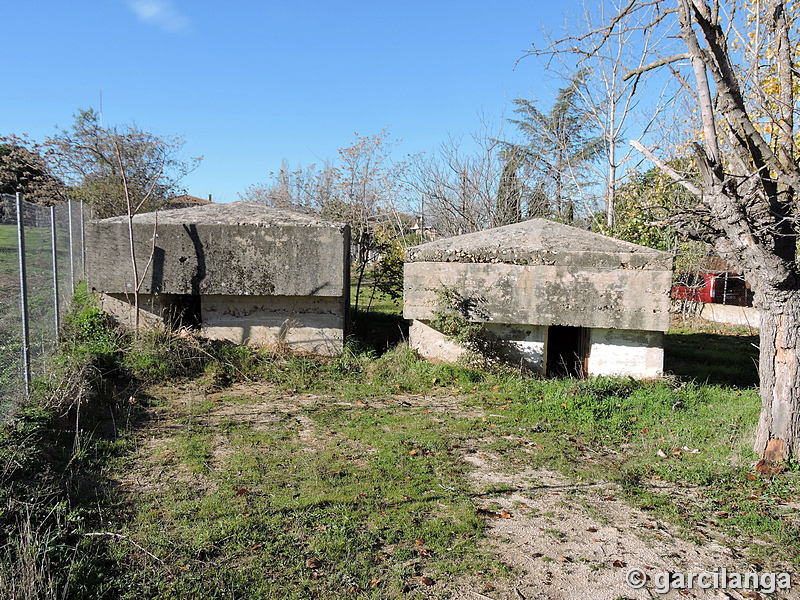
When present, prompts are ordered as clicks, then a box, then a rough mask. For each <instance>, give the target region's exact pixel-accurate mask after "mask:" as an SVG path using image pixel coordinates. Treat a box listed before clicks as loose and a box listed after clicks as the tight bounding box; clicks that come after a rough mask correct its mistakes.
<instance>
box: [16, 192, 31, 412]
mask: <svg viewBox="0 0 800 600" xmlns="http://www.w3.org/2000/svg"><path fill="white" fill-rule="evenodd" d="M23 221H24V219H23V215H22V196H20V194H19V192H17V251H18V253H19V304H20V316H21V317H22V367H23V377H24V381H25V396H27V395H28V394H29V393H30V389H31V349H30V340H29V333H28V285H27V277H26V273H25V230H24V224H23Z"/></svg>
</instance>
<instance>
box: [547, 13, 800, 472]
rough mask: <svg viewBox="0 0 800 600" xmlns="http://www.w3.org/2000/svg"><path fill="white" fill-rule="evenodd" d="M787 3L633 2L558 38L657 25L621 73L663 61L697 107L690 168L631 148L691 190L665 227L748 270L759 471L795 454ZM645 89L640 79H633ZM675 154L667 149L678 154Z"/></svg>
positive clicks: (799, 391)
mask: <svg viewBox="0 0 800 600" xmlns="http://www.w3.org/2000/svg"><path fill="white" fill-rule="evenodd" d="M794 10H796V8H795V5H794V4H793V3H787V2H785V1H783V0H764V1H762V2H755V3H749V2H747V3H741V2H736V1H735V0H734V1H730V2H724V1H722V0H670V1H669V2H658V1H654V0H653V1H651V0H630V1H629V2H628V3H627V4H625V5H624V6H623V7H622V9H621V10H620V11H619V12H617V13H616V14H615V15H614V16H613V17H612V18H611V19H610V20H609V21H608V22H606V23H605V24H604V25H602V26H601V27H598V28H597V29H595V30H593V31H590V32H586V33H585V34H582V35H581V36H576V37H573V38H565V39H564V40H562V43H563V44H565V45H574V44H575V43H576V41H582V40H585V39H589V38H590V37H591V36H598V37H597V39H598V42H597V43H596V44H595V47H599V46H598V45H599V44H601V43H604V41H605V40H607V39H608V38H609V36H611V35H612V34H613V33H614V32H615V31H617V30H618V29H619V28H620V27H624V26H625V23H626V22H627V20H628V19H629V18H634V19H636V22H638V23H640V25H637V26H636V27H635V28H634V29H633V30H635V31H640V32H642V31H648V30H652V29H658V30H659V31H660V32H661V33H660V34H659V39H662V40H664V42H663V43H661V44H659V45H658V46H653V47H651V48H649V52H648V56H647V60H646V61H644V62H643V63H642V64H641V65H640V66H633V67H632V68H631V70H630V71H629V72H628V73H627V75H626V77H627V78H628V79H630V80H632V81H634V82H636V81H637V80H639V78H641V77H643V76H644V75H645V74H646V73H649V72H651V71H653V70H656V69H666V70H667V71H668V73H669V75H670V77H671V79H672V81H674V82H675V84H676V86H679V87H680V88H681V90H682V91H683V93H685V94H687V95H688V96H689V98H690V99H691V101H692V102H693V104H694V106H696V107H697V111H696V119H697V121H696V122H697V125H696V128H695V135H693V136H691V137H690V138H689V139H686V140H685V143H684V148H690V149H691V153H692V155H693V157H694V164H695V168H694V169H693V171H694V172H693V173H684V172H679V171H678V170H677V169H675V168H674V167H672V166H670V164H669V161H668V160H667V159H668V158H671V157H670V156H669V155H666V156H665V151H664V150H663V149H662V150H660V151H659V150H658V149H656V148H651V147H647V146H646V145H645V144H643V143H642V142H640V141H633V142H631V143H632V145H633V146H634V147H635V148H637V149H638V150H639V151H640V152H642V153H643V154H644V155H645V156H647V157H648V158H649V159H650V160H651V161H652V162H653V163H654V164H656V165H657V166H658V167H659V168H660V169H661V170H662V171H663V172H664V173H666V174H667V175H668V176H669V177H671V178H672V179H673V180H675V181H676V182H679V183H680V185H682V186H683V187H684V188H685V189H687V190H688V191H689V192H690V193H691V195H692V197H693V198H694V203H686V204H684V205H683V206H682V207H681V210H680V211H677V212H675V213H673V214H672V215H670V217H669V223H670V224H671V225H673V226H674V227H676V228H677V229H679V230H680V231H683V232H684V233H686V234H687V235H689V236H691V237H692V238H694V239H698V240H701V241H705V242H708V243H709V244H711V245H712V246H713V247H714V249H715V250H716V252H717V253H718V254H719V255H720V256H722V257H723V258H725V259H726V260H727V261H728V262H729V263H731V264H733V265H735V266H736V267H737V268H738V270H739V271H740V272H742V273H743V274H744V276H745V277H746V279H747V281H748V283H749V284H750V285H751V287H752V289H753V292H754V294H755V298H754V302H755V305H756V306H757V307H758V308H759V309H760V311H761V331H760V361H759V375H760V393H761V399H762V410H761V417H760V420H759V425H758V429H757V432H756V439H755V444H754V448H755V450H756V452H757V453H758V454H759V455H760V457H761V460H760V461H759V463H758V465H757V469H758V470H760V471H772V470H779V469H781V468H782V465H783V464H784V463H785V461H786V460H787V459H790V458H797V457H800V361H799V360H798V344H800V294H799V293H798V291H800V289H799V286H800V273H799V272H798V267H797V263H796V251H797V250H796V249H797V229H798V207H797V192H798V190H800V168H798V164H797V143H796V137H795V136H796V134H797V131H796V118H795V113H796V112H797V108H798V106H797V99H796V97H795V89H796V88H795V86H796V85H797V83H798V79H797V78H798V73H797V71H796V69H795V67H794V64H795V61H796V58H797V56H796V53H797V49H798V39H797V37H798V32H797V28H796V24H795V20H794V17H795V15H794V13H792V12H790V11H794ZM640 87H641V85H640ZM675 153H676V152H675V151H673V153H672V155H673V156H674V154H675Z"/></svg>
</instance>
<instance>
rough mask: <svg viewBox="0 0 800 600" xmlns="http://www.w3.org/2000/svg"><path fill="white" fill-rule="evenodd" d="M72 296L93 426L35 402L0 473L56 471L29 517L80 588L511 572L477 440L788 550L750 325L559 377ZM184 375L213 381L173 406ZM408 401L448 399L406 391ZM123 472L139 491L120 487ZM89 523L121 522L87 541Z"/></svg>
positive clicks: (778, 551)
mask: <svg viewBox="0 0 800 600" xmlns="http://www.w3.org/2000/svg"><path fill="white" fill-rule="evenodd" d="M77 304H78V306H79V307H80V310H78V311H77V312H76V313H75V314H74V315H72V316H71V317H70V319H69V320H68V325H67V327H66V329H65V331H66V333H67V334H68V339H67V342H66V343H65V344H64V347H63V351H64V355H63V356H62V358H61V359H60V360H63V361H65V364H66V363H70V364H72V363H73V362H76V361H77V362H78V363H80V364H88V365H90V367H91V368H90V369H89V371H88V372H89V375H88V377H89V382H90V384H91V389H93V390H94V392H93V395H92V401H91V402H87V404H86V406H85V408H84V409H82V410H83V411H85V412H82V414H84V415H86V416H84V417H83V418H85V419H87V420H86V421H85V423H84V430H85V431H91V432H92V434H91V436H89V435H86V436H85V437H84V438H83V439H84V441H83V442H81V444H79V447H80V451H79V453H78V454H77V455H75V456H77V458H73V452H74V447H75V444H74V436H73V435H70V431H69V429H68V428H66V427H67V425H68V424H70V423H72V422H73V420H72V419H73V417H74V412H69V411H66V412H65V413H64V412H63V411H62V410H61V409H59V411H56V412H55V413H47V412H41V411H40V412H37V411H36V410H31V412H30V416H29V417H28V420H27V421H23V422H21V424H20V425H19V427H20V428H21V429H19V430H16V433H13V432H12V433H6V434H4V435H7V437H5V438H3V439H0V456H2V452H6V453H7V455H8V456H11V455H12V454H13V456H14V458H13V460H14V461H16V462H18V463H19V464H21V465H23V467H24V468H23V469H22V470H18V471H17V475H15V476H14V477H15V479H14V480H13V482H9V481H6V480H0V499H2V498H6V499H8V498H14V497H19V498H29V497H30V496H29V495H28V491H29V489H30V488H25V487H21V488H18V487H15V486H19V485H20V483H19V482H20V481H22V480H29V481H32V482H36V481H37V477H38V478H41V477H42V475H41V474H38V475H37V473H39V472H41V473H47V474H48V475H47V477H48V478H50V479H49V481H50V484H49V485H50V487H47V488H46V489H48V490H49V491H48V492H47V493H48V494H49V495H48V496H47V497H48V498H49V499H45V498H44V497H41V498H42V500H41V502H42V506H41V510H42V515H39V516H37V517H36V518H37V519H40V520H41V523H43V524H44V526H45V527H44V528H41V527H40V529H41V530H42V531H44V530H45V529H47V528H48V527H49V529H47V530H48V531H53V532H56V534H57V535H56V536H55V538H54V539H55V542H54V543H53V544H52V545H49V546H47V548H51V549H49V550H47V551H46V553H45V554H46V558H47V560H48V561H49V563H50V564H52V565H53V568H54V569H55V568H57V569H58V571H57V572H58V573H59V574H58V575H57V576H56V580H57V581H58V582H60V583H64V582H67V581H69V582H71V586H72V587H71V588H70V595H71V597H76V598H82V597H83V598H88V597H108V598H134V597H147V598H190V597H199V596H202V597H205V598H229V597H238V598H271V597H276V598H317V599H322V600H327V599H334V598H341V597H355V598H375V599H377V598H404V597H414V595H415V594H416V595H418V596H421V597H425V596H426V595H427V594H430V593H432V591H435V590H436V589H438V588H435V587H434V588H429V587H428V586H427V585H426V583H425V582H426V581H428V580H427V579H423V578H430V579H431V580H433V581H434V582H448V581H452V580H453V578H458V577H459V576H460V575H464V574H475V573H477V572H482V573H483V574H484V577H485V578H486V579H487V580H492V579H495V578H499V577H502V576H504V574H506V573H507V570H506V568H505V567H503V565H501V564H499V563H498V562H497V561H496V560H495V559H493V558H492V556H491V555H489V554H487V553H486V552H485V551H484V550H482V549H481V548H482V540H483V536H484V527H485V522H484V519H483V517H482V516H480V515H479V514H477V513H476V506H478V505H479V503H480V502H481V501H482V498H481V497H480V496H477V495H476V492H475V491H474V490H473V488H472V487H471V485H470V484H469V483H468V480H467V478H466V477H465V470H466V469H467V468H468V466H467V465H466V463H465V462H464V461H463V454H464V452H465V451H466V449H469V448H475V447H476V444H478V445H479V446H480V448H482V449H484V450H485V451H490V452H492V453H494V454H496V455H497V456H499V457H500V459H501V461H502V465H501V467H502V468H505V469H507V470H508V471H518V470H520V469H525V468H534V467H544V468H548V469H554V470H558V471H560V472H562V473H564V474H566V475H567V476H568V477H570V478H573V479H575V480H580V481H606V482H607V481H611V482H615V483H617V484H618V485H619V486H620V488H621V491H622V493H623V494H624V496H625V498H626V499H627V500H628V501H629V502H630V503H631V504H632V505H634V506H637V507H639V508H641V509H643V510H645V511H648V512H651V513H653V514H655V515H658V516H659V517H661V518H664V519H667V520H669V521H671V522H674V523H676V524H677V525H679V526H680V527H681V528H683V531H684V533H685V535H687V536H688V537H692V536H694V535H696V534H697V531H698V527H699V526H701V525H702V526H703V527H706V528H713V529H715V530H720V531H723V532H726V533H728V534H730V535H731V536H732V537H734V538H735V539H737V540H738V541H739V543H741V544H742V545H744V546H748V547H749V555H750V556H749V558H750V559H751V560H753V561H757V562H758V563H760V564H763V565H765V567H766V566H769V565H770V564H774V562H775V561H788V562H791V561H796V560H797V559H798V557H800V521H799V520H798V517H797V515H796V514H794V513H793V512H792V511H791V510H789V509H788V508H787V506H791V504H787V503H792V502H795V503H796V502H798V500H800V482H798V473H797V472H795V471H790V472H787V473H785V474H782V475H778V476H774V477H770V478H764V477H754V476H753V475H752V464H753V462H754V460H755V458H756V457H755V456H754V454H753V452H752V450H751V448H750V443H751V442H750V440H751V437H752V432H753V429H754V426H755V423H756V421H757V417H758V411H759V404H760V403H759V399H758V395H757V392H756V390H755V388H753V387H752V385H751V383H752V379H748V377H749V375H747V374H746V371H747V369H748V368H750V367H751V365H752V349H751V346H749V344H750V343H751V340H748V339H747V338H746V337H742V336H731V335H723V333H728V332H719V331H697V330H688V329H684V330H676V331H674V332H671V333H669V334H667V336H666V352H667V365H668V368H669V369H670V370H671V371H673V373H674V375H675V377H671V378H667V379H665V380H663V381H656V382H637V381H633V380H630V379H610V378H595V379H589V380H583V381H580V380H574V379H561V380H557V379H541V378H537V377H533V376H530V375H526V374H523V373H520V372H517V371H514V370H511V369H495V370H482V369H476V368H470V367H467V366H462V365H442V364H439V365H436V364H431V363H428V362H426V361H422V360H419V359H417V358H416V357H415V356H414V354H413V353H412V352H410V351H409V350H408V349H407V348H404V347H398V348H395V349H391V350H385V348H384V349H379V348H376V346H377V345H376V344H375V343H374V339H373V340H364V339H361V340H355V341H353V342H351V343H350V344H349V345H348V347H347V348H346V349H345V352H344V353H343V354H342V356H340V357H338V358H335V359H315V358H310V357H301V356H292V355H287V354H270V353H268V352H264V351H256V350H251V349H247V348H242V347H237V346H233V345H230V344H223V343H217V342H213V343H212V342H201V341H196V340H191V339H190V340H186V339H182V338H178V337H173V336H165V335H163V334H148V335H143V336H140V337H138V338H136V339H133V338H131V336H130V335H127V334H123V333H120V332H118V331H115V330H114V329H113V328H111V327H110V325H109V324H108V321H107V319H105V317H103V315H102V313H100V311H99V310H97V308H96V307H95V306H93V305H92V304H91V300H90V298H88V297H82V296H81V297H80V298H79V301H78V303H77ZM383 314H384V317H385V318H386V319H387V323H391V322H392V321H391V319H395V321H394V322H396V318H397V317H396V316H392V315H391V314H386V313H383ZM362 323H363V321H362ZM699 346H702V348H699ZM691 352H696V354H694V355H692V354H690V353H691ZM701 360H705V361H707V362H708V364H707V365H706V366H703V365H702V364H700V363H701ZM722 362H725V364H724V365H722V367H724V368H722V367H720V366H719V364H718V363H722ZM56 364H57V365H58V363H56ZM189 382H193V385H197V384H199V385H200V388H201V389H204V390H206V391H207V392H208V393H210V394H211V395H208V396H204V395H202V394H200V393H198V394H196V395H195V396H194V397H193V400H192V401H191V402H189V403H186V402H183V401H176V400H174V398H184V397H185V396H181V393H183V392H181V390H182V389H183V388H184V387H185V386H186V385H187V384H188V383H189ZM237 382H262V383H261V385H262V388H261V389H262V390H263V393H265V394H272V395H273V396H280V397H282V398H286V399H288V401H289V402H293V401H294V400H295V399H296V400H297V405H296V407H295V408H293V409H292V411H293V412H291V415H292V416H289V413H286V414H282V413H281V412H280V411H277V412H276V411H272V410H268V411H266V412H265V413H264V414H262V415H261V416H262V417H263V418H262V419H260V420H258V421H257V422H250V421H248V420H247V419H242V418H238V417H236V416H231V415H236V414H238V413H235V411H234V412H233V413H231V414H230V415H227V416H226V415H225V413H224V411H225V410H226V409H231V410H233V409H236V410H247V411H253V410H256V407H257V405H258V403H259V402H261V401H262V400H263V399H262V398H260V397H259V395H258V393H255V392H250V391H248V390H249V389H250V388H248V387H247V386H244V387H242V388H238V387H237V388H234V389H231V390H227V389H226V388H227V386H229V385H231V384H234V383H237ZM748 382H749V383H748ZM217 390H222V392H221V393H218V394H217V395H213V392H215V391H217ZM309 395H313V396H316V397H317V400H316V401H315V402H311V403H310V402H309V401H308V398H309ZM173 396H174V398H173ZM421 396H425V397H427V398H429V399H430V404H432V405H436V404H437V403H449V406H451V409H449V410H446V411H436V410H429V409H428V408H426V407H414V406H412V405H409V404H408V403H406V404H403V402H402V401H403V399H404V398H413V397H421ZM231 407H232V408H231ZM303 407H304V408H303ZM62 413H63V414H66V415H67V417H66V419H61V418H60V417H58V416H57V415H60V414H62ZM249 414H255V413H249ZM109 415H110V416H109ZM297 415H300V416H302V417H303V420H302V421H301V420H299V419H298V418H295V416H297ZM112 417H113V419H112ZM112 421H113V423H111V422H112ZM165 424H166V425H165ZM111 425H113V428H111ZM15 427H17V426H15ZM31 432H34V433H33V437H32V438H31ZM23 439H36V440H39V441H38V442H37V444H38V445H36V444H35V445H34V446H33V447H34V448H36V450H35V451H34V450H31V452H30V453H28V454H23V455H20V454H19V452H16V450H15V448H16V447H17V446H19V442H20V440H23ZM53 456H57V457H60V458H59V459H58V460H53ZM9 460H10V459H9ZM8 464H10V463H8ZM43 464H44V465H46V468H44V469H42V465H43ZM143 465H144V466H143ZM144 467H146V468H144ZM135 469H140V470H139V471H136V476H135V477H134V479H135V480H136V481H139V482H140V483H139V484H137V485H138V487H136V486H134V487H133V488H131V487H129V486H124V487H120V486H119V485H118V483H117V482H118V481H119V480H120V479H124V478H125V477H127V476H128V475H130V474H131V472H132V470H135ZM142 469H143V470H142ZM3 472H4V471H3V469H1V468H0V473H3ZM76 481H79V482H81V483H80V485H73V484H74V483H75V482H76ZM655 483H657V484H658V485H659V486H662V487H660V488H659V487H656V486H654V484H655ZM37 485H38V484H37ZM125 490H127V491H125ZM510 491H513V490H511V489H510V488H509V487H508V486H506V487H504V488H502V489H501V488H498V489H496V490H494V491H493V492H492V493H493V494H500V493H507V492H510ZM676 492H687V493H676ZM3 494H5V496H4V495H3ZM15 494H22V495H21V496H15ZM37 497H39V496H37ZM48 503H49V504H48ZM53 504H55V505H56V506H59V507H61V508H59V509H57V510H54V512H53V513H52V514H53V515H57V516H56V517H53V516H48V511H49V510H50V509H51V508H52V506H53ZM3 506H5V508H0V510H6V512H5V513H0V527H3V531H4V532H5V533H6V534H7V535H13V532H14V531H15V529H14V528H15V525H14V523H15V518H16V516H18V515H20V514H21V512H20V506H21V504H16V505H12V504H6V505H3ZM13 506H16V508H13ZM14 511H16V512H14ZM96 531H106V532H109V533H113V534H117V535H120V536H124V537H122V538H111V537H108V538H104V537H86V536H85V534H86V533H91V532H96ZM545 535H546V534H545ZM753 539H758V540H761V541H763V542H764V543H763V544H755V543H752V542H751V540H753ZM121 540H122V541H121ZM124 540H130V541H128V542H126V541H124ZM132 542H135V544H136V545H134V543H132ZM48 544H49V542H48ZM142 548H144V549H145V550H146V551H147V552H148V553H150V554H147V553H146V552H144V551H143V550H142ZM12 554H13V552H12ZM151 555H152V556H151ZM153 556H155V557H157V558H153ZM71 561H77V563H76V565H77V566H75V567H74V568H73V567H72V566H71V565H72V564H73V562H71ZM160 561H161V562H160ZM0 575H2V568H0ZM0 581H2V580H1V579H0ZM0 595H2V594H0Z"/></svg>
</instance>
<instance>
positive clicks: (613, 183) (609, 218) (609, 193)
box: [606, 109, 617, 231]
mask: <svg viewBox="0 0 800 600" xmlns="http://www.w3.org/2000/svg"><path fill="white" fill-rule="evenodd" d="M609 118H610V120H611V124H610V125H609V128H608V134H607V138H608V139H607V142H608V183H607V185H608V187H607V189H606V226H608V230H609V231H614V202H615V200H616V191H617V143H616V140H615V139H614V131H615V125H614V121H615V114H614V110H613V109H612V110H611V114H610V115H609Z"/></svg>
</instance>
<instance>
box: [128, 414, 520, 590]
mask: <svg viewBox="0 0 800 600" xmlns="http://www.w3.org/2000/svg"><path fill="white" fill-rule="evenodd" d="M313 417H314V421H315V423H316V424H317V425H318V426H319V427H320V437H321V439H320V441H319V442H318V443H317V444H316V445H315V446H314V447H313V448H308V447H307V446H306V445H304V444H303V443H301V441H300V440H299V438H298V434H297V430H296V427H295V426H294V425H293V424H292V423H290V422H279V423H276V424H275V425H273V426H270V427H269V428H264V427H263V426H262V427H259V428H258V429H253V428H251V427H248V426H247V425H241V424H239V425H237V424H231V425H230V426H229V427H226V428H224V429H222V430H221V431H220V430H218V431H217V432H216V434H217V435H222V436H223V438H224V439H223V440H220V441H218V442H217V446H216V447H217V449H218V450H219V449H220V448H223V449H224V451H225V459H224V461H217V462H215V463H214V464H213V466H210V467H209V446H208V434H207V433H203V432H201V431H196V430H195V431H189V430H187V431H184V432H182V433H181V434H180V436H179V438H178V440H176V442H175V443H176V445H177V447H178V448H179V449H180V451H179V453H178V458H177V460H178V461H179V467H180V466H182V468H186V469H187V470H188V471H189V472H192V473H197V472H201V473H202V474H203V475H204V479H203V482H202V483H201V484H200V486H201V487H203V488H205V489H203V490H202V491H200V492H198V491H196V490H194V491H190V490H191V486H190V488H189V489H187V487H186V485H185V484H184V485H176V486H173V487H171V488H169V489H168V490H166V491H165V490H163V489H159V490H158V491H157V492H155V491H154V492H153V493H151V494H147V493H146V494H144V495H143V496H139V497H137V498H136V516H135V518H134V519H133V520H132V521H131V522H130V523H129V524H128V529H126V531H127V532H128V533H129V534H130V535H131V536H133V537H135V539H139V540H145V541H146V544H147V547H148V548H149V550H150V551H151V552H153V553H155V554H156V555H157V556H161V557H167V560H168V565H169V566H168V567H167V568H163V567H161V566H160V565H158V564H153V562H152V561H151V562H150V563H149V564H147V565H143V564H137V563H130V562H128V563H127V568H124V569H123V573H124V575H123V577H122V580H121V582H120V585H121V586H122V588H123V590H124V589H127V590H129V594H130V596H131V597H140V596H142V595H144V596H145V597H149V598H168V597H193V596H196V595H203V597H206V598H227V597H231V596H233V597H240V598H278V597H279V598H287V599H289V598H297V599H300V598H309V597H314V598H340V597H344V596H352V597H356V598H403V597H407V596H406V594H407V593H409V592H410V591H411V590H413V589H414V588H416V587H420V586H422V587H423V588H424V587H426V586H425V585H424V584H422V583H421V577H423V576H425V577H430V578H431V579H433V580H435V581H437V580H439V579H440V578H448V577H452V576H455V575H458V574H466V573H474V572H475V571H477V570H482V571H485V572H487V573H489V574H495V575H499V574H501V573H502V572H503V570H504V569H503V567H502V566H501V565H499V564H496V563H495V562H494V561H493V560H491V558H490V557H489V556H488V555H486V554H484V553H483V552H480V551H478V549H477V543H478V541H479V540H480V539H481V536H482V532H483V528H484V523H483V521H482V520H481V519H480V518H478V516H477V515H476V512H475V506H474V504H473V503H472V500H471V495H470V491H469V490H468V489H467V486H466V485H465V482H464V480H463V478H462V477H461V467H460V463H459V461H457V460H456V459H455V457H454V456H453V455H452V453H451V452H450V448H449V443H450V438H449V435H448V434H447V432H446V431H442V428H441V427H440V424H439V423H436V422H433V421H432V420H431V419H430V418H427V417H425V416H423V415H414V414H403V413H393V412H391V411H349V410H341V409H333V408H332V409H330V410H327V409H326V410H323V411H322V412H321V413H319V414H315V415H313ZM387 431H388V433H385V432H387ZM174 468H176V467H174V466H173V469H174ZM125 560H127V561H136V560H141V559H137V552H136V551H135V550H134V551H132V552H129V553H128V554H127V559H125V558H123V561H125ZM123 597H126V596H124V594H123Z"/></svg>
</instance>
